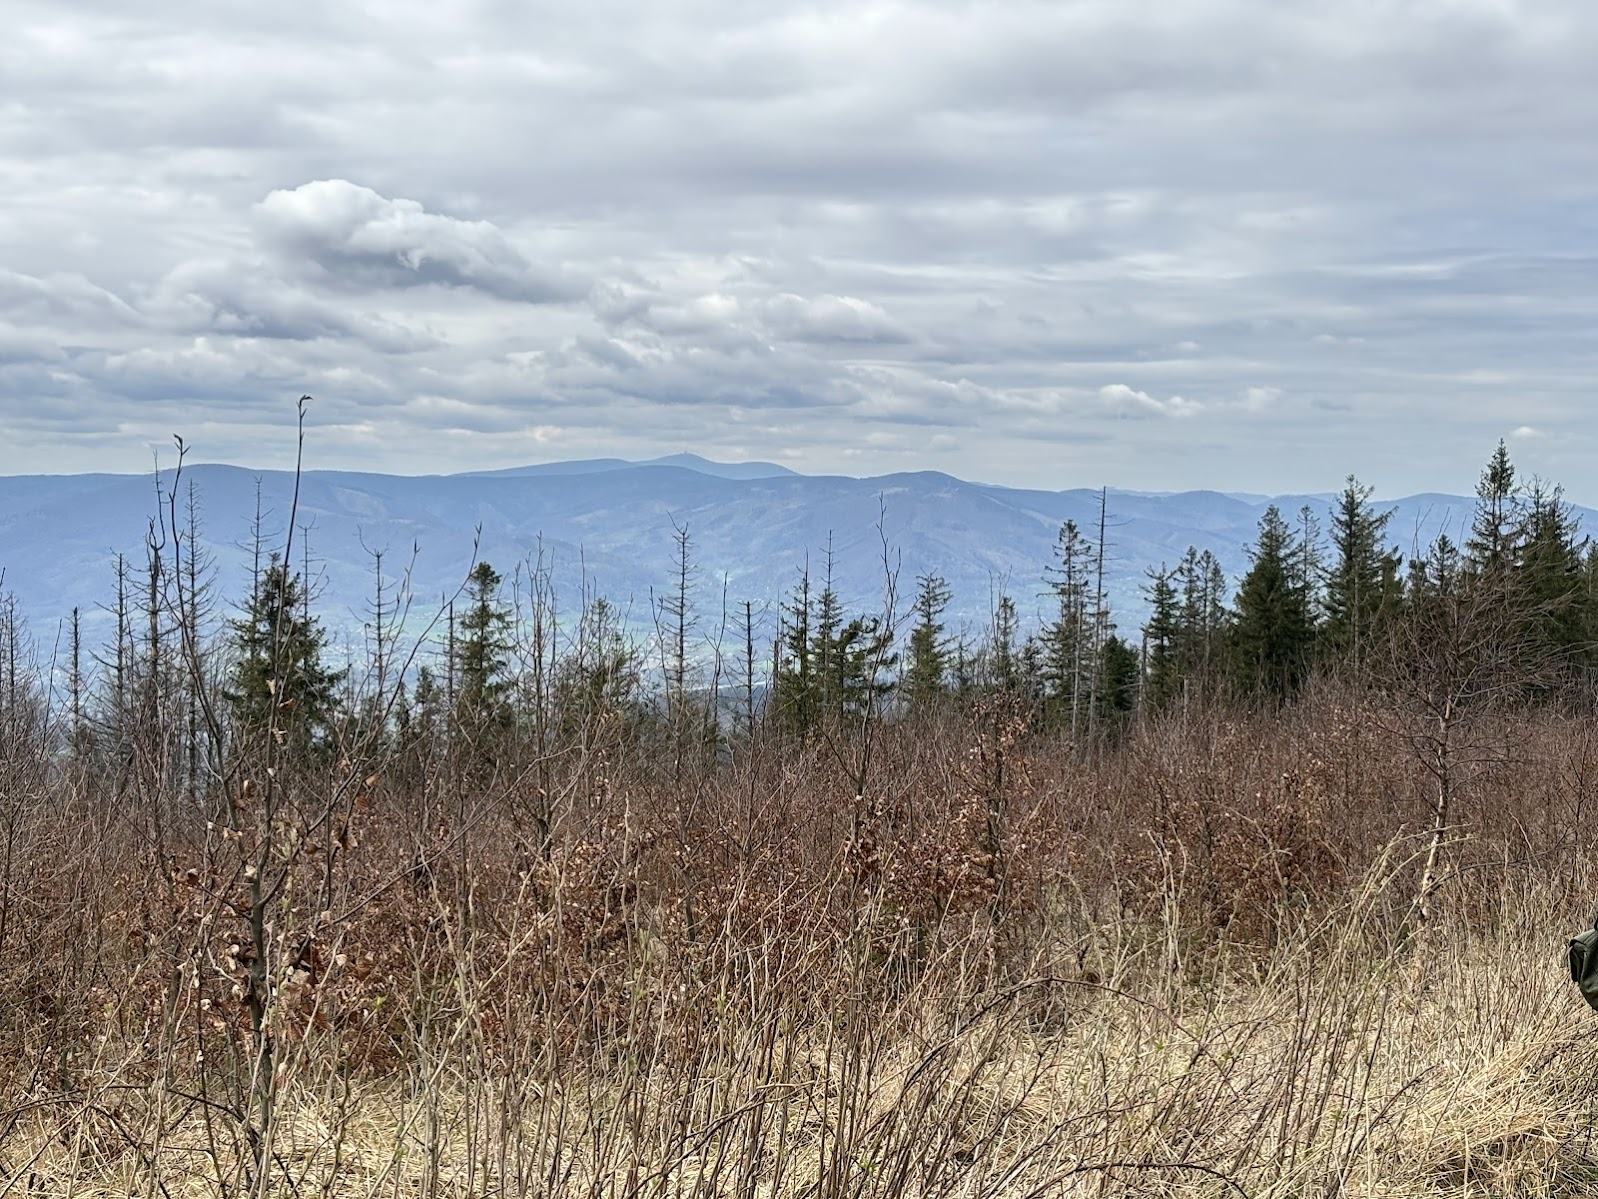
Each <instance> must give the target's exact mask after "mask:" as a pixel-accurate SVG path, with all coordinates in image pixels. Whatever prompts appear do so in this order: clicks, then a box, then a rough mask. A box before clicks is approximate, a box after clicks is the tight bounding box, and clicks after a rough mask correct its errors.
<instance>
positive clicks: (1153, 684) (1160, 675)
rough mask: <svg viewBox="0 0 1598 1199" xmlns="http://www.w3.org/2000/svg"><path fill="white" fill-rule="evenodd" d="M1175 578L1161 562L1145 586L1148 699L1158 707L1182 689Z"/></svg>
mask: <svg viewBox="0 0 1598 1199" xmlns="http://www.w3.org/2000/svg"><path fill="white" fill-rule="evenodd" d="M1173 577H1174V574H1173V572H1172V571H1169V570H1167V569H1166V568H1165V565H1164V563H1161V564H1160V567H1159V569H1157V570H1155V569H1150V570H1149V571H1148V584H1147V585H1146V586H1145V587H1144V588H1143V594H1144V596H1145V597H1146V598H1147V600H1148V605H1149V619H1148V623H1147V624H1145V625H1144V626H1143V647H1144V648H1143V652H1144V659H1145V664H1144V698H1145V700H1146V702H1147V704H1148V706H1149V707H1150V708H1151V709H1155V710H1158V709H1160V708H1163V707H1165V706H1166V705H1167V704H1169V703H1170V702H1171V701H1172V700H1173V699H1175V698H1176V697H1177V695H1179V694H1180V693H1181V689H1182V665H1181V658H1180V656H1179V639H1180V637H1181V633H1182V624H1181V610H1180V608H1179V607H1178V604H1177V596H1176V588H1175V586H1173V585H1172V578H1173Z"/></svg>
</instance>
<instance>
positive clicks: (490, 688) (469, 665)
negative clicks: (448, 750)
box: [451, 562, 511, 737]
mask: <svg viewBox="0 0 1598 1199" xmlns="http://www.w3.org/2000/svg"><path fill="white" fill-rule="evenodd" d="M501 582H502V580H501V578H500V576H499V572H498V571H496V570H495V569H494V568H493V567H492V566H490V565H489V564H488V563H487V562H479V563H478V564H477V565H476V566H475V567H473V569H472V573H471V574H470V575H469V576H467V580H466V597H467V605H466V611H465V612H464V613H463V614H462V615H461V617H460V618H459V620H458V621H457V622H456V624H457V627H456V629H455V632H454V635H453V636H452V638H451V651H452V653H453V655H454V660H453V662H452V663H451V667H452V672H451V674H452V677H453V679H454V681H455V715H456V719H457V720H458V721H459V723H460V726H461V728H462V730H463V731H464V732H465V733H466V734H467V735H468V736H471V737H479V736H481V735H482V734H484V733H486V732H487V731H488V730H490V729H492V728H495V727H503V726H504V725H506V724H508V723H509V721H510V715H511V713H510V705H509V702H508V693H509V690H510V683H509V681H508V680H507V679H506V677H505V673H506V667H507V656H506V655H507V654H508V653H509V652H510V611H509V609H507V608H506V607H505V606H504V605H503V603H502V602H501V600H500V594H499V589H500V585H501Z"/></svg>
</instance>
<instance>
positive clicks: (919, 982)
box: [0, 688, 1598, 1199]
mask: <svg viewBox="0 0 1598 1199" xmlns="http://www.w3.org/2000/svg"><path fill="white" fill-rule="evenodd" d="M1472 736H1473V738H1475V741H1474V742H1473V744H1477V745H1482V746H1490V747H1494V751H1493V752H1492V753H1487V752H1481V753H1477V754H1476V755H1475V756H1474V757H1473V758H1472V759H1471V762H1472V765H1471V767H1470V770H1469V773H1468V777H1463V778H1462V779H1461V780H1459V787H1458V794H1459V796H1460V801H1459V803H1458V805H1457V807H1456V808H1455V810H1454V812H1453V813H1452V823H1451V824H1450V826H1449V828H1448V830H1447V838H1446V844H1445V846H1444V862H1445V867H1446V868H1445V869H1444V871H1443V872H1442V873H1441V875H1440V881H1439V882H1438V883H1437V892H1436V895H1435V903H1434V905H1433V908H1434V910H1435V912H1436V913H1437V915H1436V917H1435V919H1433V920H1432V921H1431V922H1429V923H1420V922H1417V919H1416V901H1417V888H1418V887H1420V886H1421V885H1422V877H1421V870H1420V865H1419V863H1420V860H1421V858H1422V856H1423V854H1424V853H1425V849H1426V841H1427V836H1428V832H1429V828H1430V824H1429V809H1428V806H1427V799H1426V796H1427V794H1428V791H1427V788H1428V778H1427V775H1426V772H1425V769H1424V764H1423V763H1422V762H1421V761H1420V760H1419V759H1418V758H1417V756H1416V754H1415V753H1414V752H1413V748H1412V744H1411V742H1410V741H1408V740H1406V736H1405V728H1404V725H1403V720H1402V716H1401V714H1397V713H1393V712H1388V711H1384V710H1383V709H1382V708H1381V707H1380V704H1379V703H1378V701H1376V700H1373V699H1370V698H1369V697H1361V696H1360V695H1358V694H1356V693H1353V692H1348V691H1339V690H1334V689H1331V688H1322V689H1319V690H1316V691H1312V692H1311V693H1309V694H1307V695H1306V696H1305V697H1304V698H1303V699H1302V700H1301V701H1299V702H1298V703H1297V704H1296V705H1295V706H1293V707H1292V708H1289V709H1287V710H1285V711H1281V712H1272V713H1239V712H1226V711H1209V712H1202V713H1201V712H1191V713H1183V712H1180V711H1178V712H1173V713H1170V714H1167V715H1166V716H1164V717H1162V718H1160V719H1158V720H1149V721H1146V722H1143V723H1140V724H1136V725H1134V726H1132V727H1130V728H1128V729H1127V730H1125V732H1124V735H1122V736H1119V737H1117V738H1113V739H1106V740H1104V741H1103V742H1102V743H1100V744H1097V745H1094V746H1091V747H1086V748H1084V747H1081V746H1076V745H1073V744H1070V743H1069V742H1068V741H1066V740H1065V739H1062V738H1057V737H1050V736H1044V735H1040V734H1038V733H1036V732H1035V731H1033V730H1030V729H1029V728H1028V727H1027V724H1026V721H1025V720H1024V719H1022V717H1021V715H1020V714H1019V713H1018V712H1017V711H1015V710H1014V709H1013V708H1011V707H1007V706H1006V705H1004V704H998V703H988V704H982V705H977V706H976V707H974V708H973V709H972V710H970V711H968V712H964V713H950V714H948V715H946V716H945V717H942V718H939V719H936V720H932V719H928V720H922V721H917V722H913V723H912V722H904V723H901V724H887V725H884V726H882V727H881V728H879V729H877V730H876V731H875V737H876V744H875V747H874V751H873V752H874V758H873V761H872V763H871V768H870V771H869V773H868V774H867V775H866V778H867V786H866V787H865V788H864V789H859V788H858V781H859V778H860V777H861V775H860V772H856V771H852V770H849V769H844V768H841V767H840V762H846V761H847V755H848V752H849V746H848V744H847V741H846V735H845V733H843V732H841V731H839V732H838V733H837V734H836V736H835V737H834V738H832V739H827V738H817V739H814V740H813V741H811V742H810V743H808V744H796V743H794V742H792V741H790V740H784V739H781V738H777V737H775V736H773V737H770V738H767V737H765V736H763V735H760V734H758V733H757V735H756V736H754V737H752V738H741V739H733V740H732V741H730V742H725V743H722V744H719V745H714V746H711V747H710V748H708V749H706V748H704V747H703V746H701V747H700V749H699V750H698V751H697V752H695V753H693V754H689V755H686V756H685V755H684V754H682V753H681V752H675V753H674V752H670V751H671V749H672V747H671V746H670V745H669V744H665V745H664V747H663V743H661V742H658V741H657V742H655V743H650V742H649V741H647V740H646V739H639V740H638V741H637V742H636V743H631V742H629V743H626V744H623V743H621V742H616V743H614V744H611V745H608V746H607V748H606V749H605V755H606V757H605V761H604V763H603V770H602V772H596V767H595V762H594V760H593V759H592V758H591V757H586V758H585V757H581V756H579V755H571V754H565V753H563V754H562V755H561V756H559V757H557V758H556V759H554V760H537V761H535V760H532V759H528V758H521V759H514V758H507V759H505V760H500V761H497V762H495V763H494V764H493V766H492V768H491V769H476V770H468V769H466V768H465V767H462V766H461V765H460V764H459V762H457V761H455V760H453V759H451V758H450V757H448V756H447V755H445V756H441V757H438V758H434V759H427V760H425V761H423V760H420V759H412V760H406V759H404V758H402V757H400V756H397V755H391V756H390V757H389V758H387V759H385V760H384V761H383V762H381V763H378V764H377V765H374V763H373V762H370V761H350V760H337V761H335V760H331V759H330V760H326V761H322V762H320V763H316V764H300V765H298V766H295V767H292V768H287V767H285V768H274V775H273V778H272V781H273V784H274V786H275V787H277V788H279V789H280V790H279V791H278V796H279V799H280V801H281V802H279V803H278V804H277V806H276V807H275V808H273V810H272V815H271V820H270V821H267V820H266V819H265V817H264V816H263V807H262V805H261V801H260V796H261V788H262V787H263V786H264V784H263V782H262V779H261V776H259V775H257V774H251V773H250V771H249V770H248V769H244V770H241V772H240V774H239V776H238V781H237V782H233V783H230V784H229V786H230V787H232V788H233V789H232V790H231V791H227V792H225V793H216V792H212V793H210V794H208V795H201V796H198V797H196V796H193V795H185V794H183V793H181V791H178V790H177V789H175V788H162V787H161V786H160V785H159V784H158V783H157V784H155V785H142V786H130V787H128V788H126V789H124V790H123V791H122V792H121V793H120V794H119V793H116V792H114V791H113V790H111V789H110V785H109V783H108V780H110V779H112V778H114V777H115V776H114V775H113V774H112V773H110V772H108V771H106V770H105V769H103V768H101V767H99V766H96V765H95V764H94V763H82V762H75V761H72V760H70V759H61V758H59V756H57V757H55V758H49V757H40V756H38V755H35V756H34V757H31V758H30V757H29V756H28V754H27V742H26V741H25V740H21V741H14V742H13V744H12V751H11V756H10V757H9V758H8V761H7V771H8V773H7V776H6V777H7V779H8V781H9V784H10V785H9V788H8V791H7V801H6V804H7V806H6V808H5V810H4V812H3V813H0V816H3V818H4V821H5V825H4V829H3V830H0V831H3V832H4V835H5V837H6V848H5V857H4V861H5V871H6V874H5V877H4V880H3V881H4V886H5V896H6V900H5V909H6V917H5V921H4V924H3V934H0V1056H3V1058H4V1060H5V1061H6V1062H7V1063H8V1066H7V1068H6V1069H5V1070H3V1071H0V1193H3V1194H11V1193H15V1194H19V1195H21V1194H40V1195H65V1194H74V1195H102V1194H107V1195H108V1194H116V1195H140V1196H153V1195H170V1196H177V1195H186V1194H228V1195H238V1196H243V1195H266V1194H273V1195H308V1194H318V1195H328V1196H334V1195H338V1196H343V1195H374V1196H375V1195H429V1196H431V1195H459V1196H490V1195H494V1196H500V1195H516V1196H531V1195H547V1196H556V1195H562V1196H564V1195H575V1194H586V1195H596V1196H597V1195H605V1196H609V1195H616V1196H621V1195H627V1196H632V1195H683V1196H688V1195H693V1196H700V1195H704V1196H712V1195H714V1196H796V1197H797V1196H804V1197H806V1199H823V1197H827V1199H830V1197H833V1196H844V1195H849V1196H878V1195H880V1196H889V1195H894V1196H898V1195H1037V1196H1044V1195H1076V1194H1081V1195H1216V1196H1219V1195H1242V1196H1251V1197H1252V1196H1283V1197H1285V1196H1336V1195H1365V1196H1378V1195H1384V1196H1413V1195H1423V1194H1458V1195H1465V1194H1473V1195H1483V1196H1485V1195H1505V1196H1507V1195H1571V1196H1573V1195H1579V1194H1589V1193H1598V1146H1594V1145H1593V1144H1592V1136H1591V1134H1592V1130H1593V1121H1594V1114H1595V1111H1594V1100H1593V1095H1594V1083H1595V1081H1598V1038H1594V1037H1593V1036H1592V1033H1593V1031H1594V1026H1593V1024H1592V1022H1591V1020H1592V1019H1595V1018H1598V1017H1592V1015H1591V1013H1590V1012H1588V1011H1587V1010H1586V1009H1585V1008H1584V1007H1583V1006H1581V1005H1580V1000H1579V998H1578V997H1577V996H1576V995H1575V993H1574V991H1573V990H1572V989H1571V988H1570V987H1569V985H1568V983H1567V982H1566V981H1565V980H1564V978H1563V976H1562V973H1561V971H1562V962H1561V955H1562V950H1563V944H1564V939H1565V938H1566V937H1567V936H1568V935H1569V933H1571V932H1572V931H1574V930H1575V929H1576V928H1577V927H1579V926H1580V925H1581V923H1583V922H1584V921H1585V920H1586V919H1588V918H1589V917H1590V912H1589V910H1588V909H1589V908H1590V907H1591V906H1593V905H1592V900H1591V896H1592V894H1593V890H1592V884H1593V881H1594V880H1593V877H1592V872H1591V871H1590V869H1589V867H1588V865H1587V862H1586V855H1587V852H1588V832H1587V825H1588V823H1589V820H1590V816H1589V813H1590V806H1589V797H1588V793H1587V789H1588V787H1589V780H1598V771H1595V770H1594V769H1593V766H1594V763H1595V761H1598V749H1595V745H1594V742H1595V739H1594V737H1593V729H1592V726H1591V722H1590V721H1589V720H1587V719H1585V718H1577V717H1567V716H1559V715H1555V714H1552V713H1531V714H1506V715H1498V716H1494V717H1492V719H1491V720H1490V721H1488V720H1485V719H1484V720H1483V721H1482V722H1480V723H1479V724H1478V725H1477V726H1476V727H1474V729H1473V731H1472ZM676 748H677V749H678V750H679V751H680V748H681V747H680V745H679V746H677V747H676ZM379 766H380V767H381V768H378V767H379ZM596 778H598V779H599V781H598V782H596V781H595V780H596ZM246 783H248V786H246V785H245V784H246ZM329 796H333V797H335V799H336V802H332V801H330V800H329V799H328V797H329ZM531 805H536V806H537V807H538V810H539V811H540V812H544V813H547V814H548V815H549V816H550V821H549V828H550V835H549V838H548V840H547V841H544V840H542V839H541V838H540V837H539V836H536V835H533V834H531V833H530V832H529V830H530V829H534V828H537V827H539V826H538V823H537V822H536V821H532V820H529V819H528V818H527V816H526V813H527V811H528V810H529V808H530V806H531ZM263 895H264V900H263ZM252 913H255V914H258V919H259V923H260V924H261V928H260V929H259V930H258V931H259V935H254V934H253V933H252V930H251V928H250V921H251V920H252V918H256V916H252Z"/></svg>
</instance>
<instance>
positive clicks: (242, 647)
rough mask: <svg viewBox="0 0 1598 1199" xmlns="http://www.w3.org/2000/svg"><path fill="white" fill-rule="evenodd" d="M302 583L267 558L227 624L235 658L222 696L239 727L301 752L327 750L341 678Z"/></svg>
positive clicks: (275, 557)
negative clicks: (268, 733)
mask: <svg viewBox="0 0 1598 1199" xmlns="http://www.w3.org/2000/svg"><path fill="white" fill-rule="evenodd" d="M304 587H305V582H304V580H303V579H302V578H301V577H300V575H298V574H293V573H290V571H289V569H288V567H287V566H285V565H284V564H283V562H282V560H281V559H280V558H278V557H277V555H275V554H274V555H272V557H271V558H270V559H269V560H268V562H267V564H266V566H265V568H264V569H262V570H261V572H260V573H259V575H258V576H257V578H256V581H255V587H254V589H253V591H252V592H251V593H250V596H249V599H248V600H247V601H246V603H245V606H244V611H243V612H242V613H241V614H240V615H239V617H238V618H237V619H235V620H233V621H231V622H230V627H231V629H232V632H233V645H234V648H235V651H236V654H237V657H236V658H235V660H234V663H233V667H232V669H231V670H230V671H229V672H228V675H227V680H226V683H225V685H224V688H223V696H224V698H225V699H226V700H227V701H228V703H229V705H230V706H231V707H232V709H233V716H234V719H235V720H236V721H237V723H238V726H239V727H240V728H241V729H243V730H244V731H245V732H246V733H249V734H259V733H262V732H264V731H265V730H266V729H268V728H269V727H271V725H272V716H273V709H274V708H275V709H276V712H277V723H276V728H277V729H279V730H280V731H281V732H282V733H283V735H284V738H285V741H286V743H288V744H291V745H293V746H295V747H297V748H299V749H301V750H307V749H311V748H314V747H319V746H322V745H325V743H326V741H327V738H328V734H329V732H330V729H331V726H332V723H333V720H334V717H335V714H336V713H337V710H338V687H339V684H340V683H341V682H342V681H343V677H344V673H343V672H342V671H336V670H332V669H330V668H328V666H327V665H326V664H325V663H324V661H323V654H324V651H325V649H326V646H327V635H326V634H325V633H324V632H323V630H322V625H321V622H320V621H319V620H317V619H316V618H315V617H314V616H310V615H309V614H308V613H307V612H306V610H305V596H304Z"/></svg>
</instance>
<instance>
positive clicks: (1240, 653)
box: [1232, 504, 1314, 699]
mask: <svg viewBox="0 0 1598 1199" xmlns="http://www.w3.org/2000/svg"><path fill="white" fill-rule="evenodd" d="M1298 553H1299V546H1298V545H1297V543H1296V539H1295V538H1294V536H1293V533H1292V530H1291V529H1289V528H1288V525H1287V522H1285V521H1284V520H1283V519H1282V514H1281V513H1280V512H1279V511H1278V510H1277V509H1276V506H1275V505H1274V504H1273V505H1272V506H1271V507H1269V508H1267V509H1266V510H1265V515H1264V516H1262V517H1261V518H1260V524H1259V537H1258V539H1257V540H1256V541H1255V543H1254V547H1253V549H1252V550H1251V551H1250V557H1251V559H1252V562H1253V565H1252V566H1250V568H1249V571H1248V573H1247V574H1246V575H1244V576H1243V581H1242V583H1241V585H1240V586H1239V587H1238V592H1237V616H1236V620H1235V622H1234V624H1233V629H1232V647H1233V665H1234V670H1235V677H1236V679H1237V681H1238V684H1239V686H1240V687H1241V688H1242V689H1243V690H1244V691H1245V692H1246V693H1253V694H1263V695H1266V696H1270V697H1274V698H1277V699H1280V698H1283V697H1285V696H1287V695H1288V694H1289V693H1291V692H1292V691H1293V690H1294V688H1296V687H1297V686H1298V684H1299V682H1300V681H1301V680H1302V679H1303V677H1304V672H1305V670H1306V668H1307V667H1308V664H1309V649H1310V645H1311V642H1312V639H1313V637H1314V626H1313V624H1312V623H1311V618H1310V604H1309V596H1308V595H1307V594H1306V592H1305V589H1304V587H1303V584H1302V579H1301V576H1300V572H1299V571H1298V569H1297V567H1296V560H1297V555H1298Z"/></svg>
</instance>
